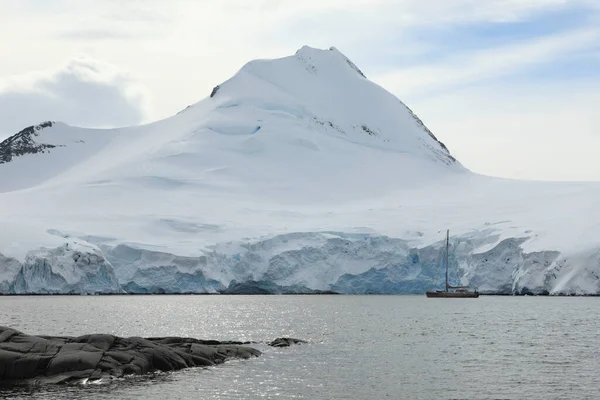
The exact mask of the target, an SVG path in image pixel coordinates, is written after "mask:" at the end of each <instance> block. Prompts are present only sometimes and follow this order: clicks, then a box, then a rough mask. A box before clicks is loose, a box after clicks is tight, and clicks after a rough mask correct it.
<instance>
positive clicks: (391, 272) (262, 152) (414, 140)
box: [0, 47, 600, 293]
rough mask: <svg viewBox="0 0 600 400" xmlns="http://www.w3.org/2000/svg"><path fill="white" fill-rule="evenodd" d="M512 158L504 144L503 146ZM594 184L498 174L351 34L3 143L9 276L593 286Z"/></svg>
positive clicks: (249, 287) (372, 287)
mask: <svg viewBox="0 0 600 400" xmlns="http://www.w3.org/2000/svg"><path fill="white" fill-rule="evenodd" d="M508 157H510V155H507V158H508ZM599 202H600V184H595V183H544V182H525V181H512V180H504V179H497V178H491V177H485V176H481V175H477V174H475V173H472V172H470V171H469V170H467V169H466V168H464V167H463V166H462V165H461V164H460V163H459V162H458V161H457V160H456V159H454V157H452V155H451V154H450V152H449V151H448V149H447V148H446V146H444V144H443V143H441V142H440V141H439V140H438V139H437V138H436V137H435V136H434V135H433V134H432V133H431V132H430V131H429V130H428V129H427V128H426V126H425V125H424V124H423V122H422V121H421V120H420V119H419V118H418V117H417V116H416V115H415V114H413V112H412V111H411V110H410V109H408V108H407V107H406V106H405V105H404V104H403V103H402V102H401V101H400V100H398V99H397V98H396V97H395V96H393V95H392V94H390V93H389V92H387V91H386V90H385V89H383V88H381V87H380V86H378V85H376V84H374V83H373V82H371V81H369V80H368V79H367V78H366V77H365V76H364V74H363V73H362V72H361V71H360V70H359V69H358V68H357V67H356V66H355V65H354V64H353V63H352V62H351V61H350V60H348V59H347V58H346V57H345V56H344V55H343V54H342V53H340V52H339V51H338V50H337V49H335V48H331V49H329V50H318V49H313V48H310V47H303V48H302V49H300V50H298V51H297V52H296V54H295V55H293V56H290V57H285V58H281V59H275V60H256V61H252V62H249V63H248V64H246V65H245V66H244V67H243V68H242V69H241V70H240V71H239V72H238V73H237V74H236V75H235V76H233V77H232V78H231V79H229V80H227V81H226V82H224V83H222V84H220V85H218V86H216V87H215V88H214V89H213V91H212V92H211V93H210V95H209V96H208V97H207V98H205V99H204V100H202V101H200V102H198V103H196V104H194V105H191V106H189V107H187V108H186V109H185V110H183V111H181V112H180V113H178V114H177V115H175V116H173V117H170V118H168V119H165V120H162V121H158V122H155V123H152V124H148V125H143V126H136V127H128V128H121V129H108V130H101V129H82V128H76V127H71V126H68V125H65V124H63V123H60V122H45V123H42V124H40V125H37V126H32V127H29V128H26V129H24V130H23V131H21V132H19V133H17V134H16V135H14V136H12V137H11V138H9V139H7V140H5V141H4V142H2V143H0V224H1V227H2V228H1V229H0V292H17V293H27V292H74V293H79V292H119V291H128V292H142V293H146V292H223V291H224V292H240V291H242V292H243V291H248V292H252V291H255V292H261V291H270V292H307V291H312V290H318V291H328V290H334V291H338V292H343V293H422V292H423V291H425V290H427V289H431V288H436V287H440V285H441V284H442V281H443V278H444V273H443V270H442V267H443V265H442V255H443V254H442V251H441V248H442V244H443V239H444V233H445V229H448V228H449V229H450V230H451V233H452V237H451V255H450V261H451V271H452V272H451V276H452V278H453V280H454V281H457V282H458V281H460V282H461V283H463V284H466V283H469V284H473V285H476V286H477V287H478V288H479V289H480V290H481V291H487V292H503V293H511V292H514V293H522V292H529V291H532V292H550V293H598V292H599V291H600V279H599V274H600V236H599V235H598V233H600V218H599V217H600V215H599V214H600V211H599V210H600V207H598V205H599Z"/></svg>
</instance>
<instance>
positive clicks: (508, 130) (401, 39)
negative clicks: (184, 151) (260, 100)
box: [0, 0, 600, 180]
mask: <svg viewBox="0 0 600 400" xmlns="http://www.w3.org/2000/svg"><path fill="white" fill-rule="evenodd" d="M0 10H1V12H0V54H2V62H0V139H1V138H4V137H6V136H9V135H11V134H14V133H16V132H17V131H18V130H20V129H22V128H23V127H25V126H27V125H31V124H34V123H37V122H40V121H43V120H60V121H64V122H66V123H69V124H72V125H78V126H87V127H102V126H106V127H111V126H124V125H132V124H138V123H141V122H149V121H153V120H157V119H161V118H164V117H167V116H170V115H172V114H174V113H176V112H178V111H180V110H181V109H183V108H185V107H186V106H187V105H189V104H192V103H195V102H197V101H199V100H201V99H202V98H204V97H206V96H207V95H208V94H209V93H210V90H211V89H212V87H213V86H215V85H216V84H218V83H220V82H222V81H224V80H226V79H227V78H229V77H230V76H231V75H233V74H234V73H235V72H236V71H237V70H238V69H239V68H240V67H241V66H242V65H243V64H244V63H246V62H247V61H249V60H251V59H256V58H275V57H282V56H286V55H290V54H293V53H294V52H295V51H296V50H297V49H298V48H300V47H301V46H302V45H304V44H306V45H309V46H312V47H320V48H328V47H330V46H335V47H337V48H338V49H339V50H340V51H341V52H343V53H344V54H345V55H346V56H348V57H349V58H350V59H351V60H353V61H354V62H355V63H356V64H357V65H358V66H359V68H361V70H362V71H363V72H365V74H366V75H367V77H368V78H369V79H371V80H373V81H375V82H376V83H378V84H380V85H382V86H383V87H385V88H386V89H388V90H389V91H391V92H392V93H394V94H395V95H396V96H398V97H399V98H400V99H401V100H402V101H404V102H405V103H406V104H407V105H408V106H409V107H410V108H412V109H413V111H415V113H416V114H417V115H419V116H420V117H421V119H422V120H423V121H424V122H425V124H426V125H427V126H428V127H429V128H430V129H431V130H432V131H433V132H434V133H435V134H436V136H437V137H438V138H440V140H442V141H443V142H444V143H446V145H447V146H448V147H449V149H450V151H451V152H452V154H454V155H455V156H456V157H457V158H458V159H459V160H460V161H461V162H462V163H463V164H464V165H465V166H466V167H467V168H469V169H471V170H473V171H475V172H479V173H483V174H488V175H495V176H503V177H512V178H521V179H543V180H600V157H599V156H598V153H599V151H600V150H599V149H600V128H599V127H600V110H598V109H599V108H600V1H598V0H395V1H394V0H303V1H302V2H300V1H283V0H282V1H278V0H255V1H246V0H219V1H216V0H215V1H196V0H170V1H164V0H161V1H158V0H53V1H48V0H18V1H14V0H0Z"/></svg>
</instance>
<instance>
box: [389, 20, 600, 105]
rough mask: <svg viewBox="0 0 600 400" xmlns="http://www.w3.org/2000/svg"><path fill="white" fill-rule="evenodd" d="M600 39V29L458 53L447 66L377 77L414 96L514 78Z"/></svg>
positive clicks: (403, 71)
mask: <svg viewBox="0 0 600 400" xmlns="http://www.w3.org/2000/svg"><path fill="white" fill-rule="evenodd" d="M599 40H600V28H597V27H595V28H583V29H577V30H574V31H570V32H566V33H561V34H555V35H549V36H546V37H541V38H534V39H530V40H528V41H524V42H520V43H516V44H510V45H504V46H502V47H495V48H488V49H485V50H479V51H477V52H471V53H467V54H457V55H455V56H454V57H451V58H450V59H447V60H445V61H444V62H443V63H438V64H433V65H420V66H417V67H411V68H401V69H397V70H395V71H393V72H390V73H388V74H384V75H381V76H379V77H377V80H378V82H380V83H381V84H382V85H383V86H385V87H386V88H388V90H391V91H394V92H395V93H399V94H404V95H408V94H414V93H419V92H426V91H428V90H432V89H436V90H440V89H444V87H445V86H454V85H464V84H469V83H476V82H480V81H482V80H486V79H493V78H498V77H502V76H506V75H510V74H511V73H514V72H515V71H522V70H524V69H526V68H528V67H531V66H535V65H536V64H540V63H545V62H548V61H551V60H552V59H555V58H557V57H564V56H565V55H566V54H568V53H569V52H575V51H577V50H581V49H585V48H587V47H589V46H592V45H595V44H597V43H598V41H599Z"/></svg>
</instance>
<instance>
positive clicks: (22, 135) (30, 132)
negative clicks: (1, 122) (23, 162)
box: [0, 121, 56, 164]
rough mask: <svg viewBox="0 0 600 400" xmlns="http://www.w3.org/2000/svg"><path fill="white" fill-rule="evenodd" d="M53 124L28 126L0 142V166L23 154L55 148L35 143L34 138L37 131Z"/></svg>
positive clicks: (48, 122)
mask: <svg viewBox="0 0 600 400" xmlns="http://www.w3.org/2000/svg"><path fill="white" fill-rule="evenodd" d="M52 125H53V122H51V121H46V122H42V123H41V124H39V125H36V126H33V125H32V126H28V127H27V128H25V129H23V130H22V131H20V132H19V133H17V134H15V135H12V136H11V137H9V138H8V139H6V140H4V141H2V142H0V164H3V163H7V162H10V161H12V159H13V157H18V156H22V155H24V154H35V153H44V152H46V151H47V150H48V149H52V148H54V147H56V146H55V145H53V144H49V143H37V142H36V141H35V137H36V136H38V135H39V131H41V130H42V129H44V128H49V127H51V126H52Z"/></svg>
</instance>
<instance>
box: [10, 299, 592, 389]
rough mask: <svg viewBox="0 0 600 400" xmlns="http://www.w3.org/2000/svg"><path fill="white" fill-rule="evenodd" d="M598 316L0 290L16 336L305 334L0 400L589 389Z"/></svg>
mask: <svg viewBox="0 0 600 400" xmlns="http://www.w3.org/2000/svg"><path fill="white" fill-rule="evenodd" d="M598 315H600V298H597V297H596V298H591V297H588V298H582V297H492V296H482V297H480V298H479V299H427V298H426V297H425V296H424V295H423V296H337V295H332V296H307V295H304V296H218V295H217V296H191V295H190V296H34V297H0V325H5V326H9V327H12V328H15V329H18V330H21V331H23V332H25V333H28V334H47V335H81V334H86V333H111V334H115V335H121V336H161V335H163V336H167V335H177V336H191V337H196V338H202V339H217V340H242V341H247V340H251V341H260V342H263V343H264V342H267V341H270V340H272V339H275V338H276V337H280V336H290V337H295V338H300V339H305V340H308V341H309V343H308V344H303V345H298V346H294V347H290V348H271V347H268V346H266V344H257V345H256V346H255V347H256V348H258V349H260V350H261V351H264V353H263V355H262V356H261V357H259V358H255V359H250V360H239V361H238V360H236V361H231V362H227V363H225V364H222V365H219V366H216V367H209V368H198V369H190V370H185V371H180V372H175V373H165V374H157V375H153V376H152V377H145V378H135V379H125V380H121V381H117V382H113V383H109V384H101V385H87V386H74V387H63V386H61V387H55V388H52V387H50V388H49V387H46V388H40V387H38V388H31V389H11V390H6V389H0V398H11V399H21V398H22V399H25V398H27V399H30V398H35V399H57V398H60V399H139V398H143V399H145V400H154V399H156V400H158V399H161V400H162V399H166V398H169V399H385V398H389V399H434V398H435V399H523V398H527V399H567V398H569V399H587V398H598V396H599V394H598V393H599V392H598V390H599V388H600V320H599V318H598Z"/></svg>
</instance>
